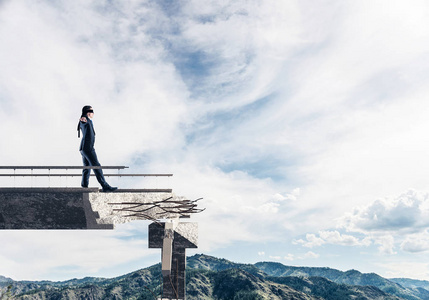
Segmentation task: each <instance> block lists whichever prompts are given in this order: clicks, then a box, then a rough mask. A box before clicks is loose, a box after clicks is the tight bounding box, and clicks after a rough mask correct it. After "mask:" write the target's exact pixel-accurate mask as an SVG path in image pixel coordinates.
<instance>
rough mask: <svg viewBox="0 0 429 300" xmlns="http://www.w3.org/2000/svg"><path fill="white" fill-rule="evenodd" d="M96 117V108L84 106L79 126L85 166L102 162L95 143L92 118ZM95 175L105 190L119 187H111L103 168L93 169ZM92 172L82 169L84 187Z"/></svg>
mask: <svg viewBox="0 0 429 300" xmlns="http://www.w3.org/2000/svg"><path fill="white" fill-rule="evenodd" d="M93 117H94V110H93V109H92V107H91V106H90V105H86V106H84V107H83V108H82V115H81V117H80V119H79V124H78V127H77V131H78V137H80V131H82V140H81V142H80V148H79V150H80V154H82V160H83V165H84V166H100V163H99V162H98V159H97V154H96V153H95V149H94V143H95V130H94V125H93V124H92V118H93ZM93 170H94V173H95V176H96V177H97V180H98V182H99V183H100V185H101V187H102V188H103V192H113V191H115V190H117V189H118V188H117V187H111V186H110V185H109V184H108V183H107V182H106V180H105V179H104V175H103V170H102V169H93ZM90 174H91V169H83V170H82V183H81V186H82V187H84V188H87V187H88V184H89V175H90Z"/></svg>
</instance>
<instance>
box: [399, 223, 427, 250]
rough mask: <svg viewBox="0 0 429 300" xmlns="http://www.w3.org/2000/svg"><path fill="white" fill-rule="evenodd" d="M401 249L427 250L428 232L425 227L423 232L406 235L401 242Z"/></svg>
mask: <svg viewBox="0 0 429 300" xmlns="http://www.w3.org/2000/svg"><path fill="white" fill-rule="evenodd" d="M401 250H403V251H407V252H411V253H417V252H426V251H429V233H428V230H427V229H426V230H425V231H424V232H420V233H415V234H410V235H407V237H406V238H405V240H404V241H403V242H402V243H401Z"/></svg>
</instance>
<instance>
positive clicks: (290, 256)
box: [284, 253, 295, 261]
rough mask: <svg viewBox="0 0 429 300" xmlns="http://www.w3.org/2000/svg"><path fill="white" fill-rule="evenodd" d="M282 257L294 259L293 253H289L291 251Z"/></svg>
mask: <svg viewBox="0 0 429 300" xmlns="http://www.w3.org/2000/svg"><path fill="white" fill-rule="evenodd" d="M284 259H285V260H291V261H292V260H294V259H295V255H293V254H291V253H288V254H287V255H286V256H285V257H284Z"/></svg>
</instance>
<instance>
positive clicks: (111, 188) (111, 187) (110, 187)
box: [103, 186, 118, 193]
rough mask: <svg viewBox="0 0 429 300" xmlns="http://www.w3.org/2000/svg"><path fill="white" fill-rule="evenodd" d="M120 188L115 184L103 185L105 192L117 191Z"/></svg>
mask: <svg viewBox="0 0 429 300" xmlns="http://www.w3.org/2000/svg"><path fill="white" fill-rule="evenodd" d="M117 189H118V188H117V187H114V186H105V187H103V192H105V193H108V192H114V191H116V190H117Z"/></svg>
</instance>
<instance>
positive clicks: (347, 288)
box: [0, 254, 429, 300]
mask: <svg viewBox="0 0 429 300" xmlns="http://www.w3.org/2000/svg"><path fill="white" fill-rule="evenodd" d="M187 266H188V269H187V274H186V275H187V276H186V277H187V286H186V291H187V299H188V300H197V299H198V300H204V299H218V300H241V299H242V300H259V299H261V300H262V299H273V300H276V299H279V300H280V299H294V300H301V299H303V300H307V299H308V300H316V299H317V300H323V299H324V300H337V299H338V300H348V299H353V300H365V299H368V300H369V299H371V300H373V299H377V300H403V299H409V300H416V299H428V300H429V288H428V284H429V283H428V282H424V281H415V280H414V281H413V280H411V279H391V280H389V279H385V278H383V277H381V276H379V275H377V274H363V273H360V272H359V271H356V270H351V271H347V272H342V271H339V270H335V269H330V268H308V267H289V266H285V265H282V264H280V263H273V262H261V263H257V264H254V265H252V264H237V263H233V262H231V261H228V260H226V259H220V258H215V257H212V256H208V255H203V254H197V255H194V256H192V257H188V258H187ZM160 278H161V266H160V264H157V265H154V266H151V267H148V268H145V269H141V270H138V271H135V272H132V273H129V274H126V275H123V276H120V277H116V278H110V279H105V278H92V277H87V278H83V279H72V280H68V281H63V282H51V281H35V282H29V281H13V280H12V279H9V278H6V277H3V276H0V299H2V300H3V299H7V294H9V295H10V296H13V299H32V300H38V299H43V300H50V299H51V300H54V299H94V300H96V299H118V300H121V299H129V300H132V299H135V300H137V299H155V296H154V295H156V296H158V297H159V296H160V293H161V287H160ZM425 287H426V288H428V289H426V288H425ZM8 288H9V291H8ZM2 295H4V297H3V298H1V297H2ZM11 299H12V298H11Z"/></svg>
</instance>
